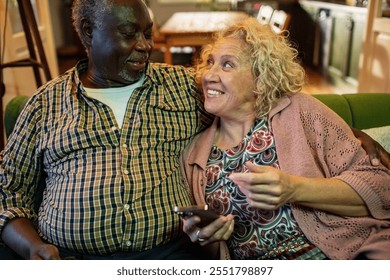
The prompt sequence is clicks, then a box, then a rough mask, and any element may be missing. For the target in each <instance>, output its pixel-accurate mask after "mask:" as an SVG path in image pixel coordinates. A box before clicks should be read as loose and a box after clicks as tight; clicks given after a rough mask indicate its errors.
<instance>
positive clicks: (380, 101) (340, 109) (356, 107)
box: [313, 93, 390, 129]
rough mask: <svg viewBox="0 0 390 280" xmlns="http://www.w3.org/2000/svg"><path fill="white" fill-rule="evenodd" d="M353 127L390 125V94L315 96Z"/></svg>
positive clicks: (364, 127)
mask: <svg viewBox="0 0 390 280" xmlns="http://www.w3.org/2000/svg"><path fill="white" fill-rule="evenodd" d="M313 96H314V97H316V98H317V99H318V100H320V101H321V102H322V103H324V104H325V105H326V106H328V107H329V108H330V109H332V110H333V111H335V112H336V113H337V114H338V115H339V116H340V117H342V118H343V119H344V120H345V121H346V122H347V123H348V124H349V125H350V126H351V127H354V128H358V129H366V128H373V127H381V126H388V125H390V93H356V94H315V95H313Z"/></svg>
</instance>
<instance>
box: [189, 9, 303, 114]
mask: <svg viewBox="0 0 390 280" xmlns="http://www.w3.org/2000/svg"><path fill="white" fill-rule="evenodd" d="M224 38H235V39H239V40H241V41H242V43H243V45H244V46H245V47H244V49H243V51H244V52H247V54H248V57H249V59H250V60H251V61H250V62H251V67H252V73H253V76H254V77H255V81H254V83H255V86H254V88H255V90H254V94H256V96H257V98H256V104H254V106H255V110H256V117H257V118H262V117H265V116H267V115H268V113H269V112H270V111H271V109H272V108H273V106H275V104H276V103H277V102H278V100H279V99H280V98H281V97H283V96H291V95H293V94H295V93H297V92H299V91H301V90H302V87H303V85H304V82H305V71H304V69H303V67H302V66H301V65H300V63H299V62H298V59H297V55H298V52H297V50H296V49H295V48H294V47H293V46H292V45H291V43H290V42H289V41H288V39H287V38H286V36H284V35H283V34H276V33H275V32H274V31H273V30H272V29H271V28H270V27H269V25H264V24H261V23H259V22H258V21H257V19H255V18H253V17H248V18H246V19H244V20H242V21H241V22H238V23H235V24H233V25H231V26H230V27H228V28H226V29H224V30H223V31H221V32H217V33H216V34H215V36H214V38H213V41H212V42H211V44H209V45H207V46H205V47H204V48H203V49H202V52H201V55H200V58H199V60H198V61H197V62H196V81H197V83H198V85H201V77H202V75H203V72H204V71H205V70H206V68H207V59H208V56H209V54H210V52H211V50H212V47H213V44H214V43H215V42H216V41H218V40H220V39H224Z"/></svg>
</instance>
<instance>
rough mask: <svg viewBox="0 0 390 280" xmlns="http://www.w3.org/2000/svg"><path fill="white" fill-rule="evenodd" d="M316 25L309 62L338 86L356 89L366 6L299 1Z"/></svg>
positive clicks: (350, 89)
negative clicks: (312, 52) (311, 58)
mask: <svg viewBox="0 0 390 280" xmlns="http://www.w3.org/2000/svg"><path fill="white" fill-rule="evenodd" d="M300 4H301V6H302V7H303V9H305V11H306V12H307V13H308V14H309V15H310V16H311V17H312V18H313V20H314V22H315V23H316V25H317V32H316V36H315V38H314V40H315V44H314V45H315V46H316V48H315V51H314V54H313V64H314V65H316V66H317V67H318V68H319V69H320V70H321V72H322V73H323V74H324V75H326V76H328V77H329V78H330V80H331V81H332V82H333V83H334V84H337V85H338V86H339V87H345V88H346V90H347V91H348V90H349V91H356V89H357V82H358V77H359V60H360V55H361V50H362V43H363V35H364V30H365V25H366V16H367V9H366V8H363V7H352V6H347V5H340V4H332V3H326V2H320V1H300Z"/></svg>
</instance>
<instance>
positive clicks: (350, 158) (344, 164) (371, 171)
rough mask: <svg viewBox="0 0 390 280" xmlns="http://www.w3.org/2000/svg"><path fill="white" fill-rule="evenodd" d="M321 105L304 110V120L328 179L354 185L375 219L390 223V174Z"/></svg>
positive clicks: (308, 142)
mask: <svg viewBox="0 0 390 280" xmlns="http://www.w3.org/2000/svg"><path fill="white" fill-rule="evenodd" d="M317 105H318V106H316V110H302V111H301V112H300V118H301V121H302V123H303V127H304V130H305V135H306V140H307V144H308V146H309V147H310V149H311V151H312V153H313V154H315V155H316V158H317V159H318V162H319V164H320V166H321V167H322V168H323V170H324V173H325V174H326V177H334V178H337V179H339V180H342V181H344V182H345V183H347V184H348V185H350V186H351V188H353V189H354V190H355V191H356V192H357V193H358V194H359V195H360V196H361V198H362V199H363V200H364V201H365V203H366V204H367V206H368V209H369V211H370V213H371V215H372V216H373V217H374V218H376V219H389V218H390V171H389V170H388V169H386V168H385V167H383V166H380V167H374V166H372V165H371V163H370V161H369V157H368V155H367V153H366V152H365V151H364V150H363V148H362V147H361V144H360V141H359V140H358V139H356V138H355V137H354V135H353V133H352V131H351V129H350V127H349V126H348V125H347V124H346V123H345V122H344V121H343V120H342V119H341V118H340V117H338V116H337V115H336V114H335V113H334V112H333V111H331V110H330V109H328V108H327V107H325V106H323V105H322V104H317Z"/></svg>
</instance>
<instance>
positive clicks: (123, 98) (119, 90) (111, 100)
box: [84, 77, 144, 127]
mask: <svg viewBox="0 0 390 280" xmlns="http://www.w3.org/2000/svg"><path fill="white" fill-rule="evenodd" d="M143 82H144V77H142V78H141V79H140V80H139V81H138V82H136V83H135V84H131V85H128V86H124V87H115V88H86V87H84V89H85V91H86V92H87V95H88V96H89V97H92V98H95V99H96V100H99V101H100V102H102V103H104V104H106V105H108V106H109V107H110V108H111V109H112V111H113V113H114V116H115V119H116V121H117V123H118V125H119V127H122V124H123V119H124V117H125V114H126V108H127V103H128V101H129V98H130V96H131V95H132V93H133V91H134V90H135V89H136V88H138V87H140V86H141V85H142V84H143Z"/></svg>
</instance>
